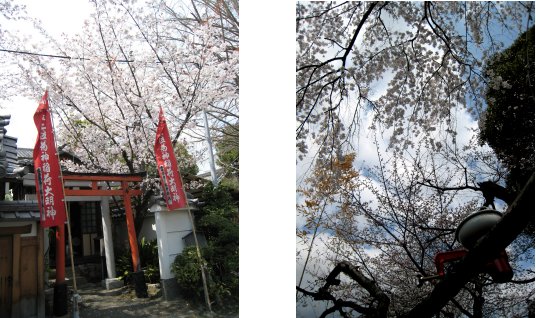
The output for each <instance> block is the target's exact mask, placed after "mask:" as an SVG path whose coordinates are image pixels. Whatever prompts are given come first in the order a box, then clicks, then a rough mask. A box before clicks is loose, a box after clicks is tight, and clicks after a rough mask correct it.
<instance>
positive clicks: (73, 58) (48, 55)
mask: <svg viewBox="0 0 536 318" xmlns="http://www.w3.org/2000/svg"><path fill="white" fill-rule="evenodd" d="M0 52H6V53H13V54H25V55H33V56H43V57H51V58H57V59H68V60H85V61H89V60H91V59H89V58H85V57H71V56H68V55H54V54H43V53H34V52H27V51H15V50H7V49H0ZM106 62H115V63H133V62H134V61H132V60H106Z"/></svg>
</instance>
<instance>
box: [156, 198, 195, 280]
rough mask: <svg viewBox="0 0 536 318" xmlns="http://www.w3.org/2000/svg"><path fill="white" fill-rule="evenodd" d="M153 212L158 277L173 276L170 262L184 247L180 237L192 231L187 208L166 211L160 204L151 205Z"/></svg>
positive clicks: (166, 277) (167, 277)
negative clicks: (158, 265) (156, 243)
mask: <svg viewBox="0 0 536 318" xmlns="http://www.w3.org/2000/svg"><path fill="white" fill-rule="evenodd" d="M151 211H154V212H155V227H156V236H157V241H158V259H159V263H160V278H161V279H169V278H173V277H174V276H173V274H172V273H171V264H172V263H173V261H174V260H175V256H177V255H178V254H180V253H181V252H182V250H183V249H184V243H183V240H182V238H183V237H184V236H186V235H188V233H190V232H191V231H192V224H191V222H190V217H189V215H188V210H187V209H180V210H174V211H168V210H167V209H166V208H162V207H161V206H158V205H156V206H153V207H151Z"/></svg>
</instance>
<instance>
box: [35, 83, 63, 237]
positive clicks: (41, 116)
mask: <svg viewBox="0 0 536 318" xmlns="http://www.w3.org/2000/svg"><path fill="white" fill-rule="evenodd" d="M34 122H35V126H36V128H37V140H36V142H35V146H34V150H33V160H34V170H35V189H36V192H37V202H38V203H39V211H40V213H41V226H42V227H51V226H58V225H63V224H64V223H65V220H66V214H65V203H64V201H63V200H64V197H63V183H62V180H61V177H60V176H61V174H60V164H59V160H58V156H57V155H56V145H55V143H54V130H53V128H52V119H51V117H50V111H49V109H48V91H45V95H43V98H42V99H41V102H40V103H39V107H37V110H36V111H35V114H34Z"/></svg>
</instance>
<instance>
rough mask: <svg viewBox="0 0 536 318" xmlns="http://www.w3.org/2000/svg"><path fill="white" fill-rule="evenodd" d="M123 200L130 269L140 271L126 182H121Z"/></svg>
mask: <svg viewBox="0 0 536 318" xmlns="http://www.w3.org/2000/svg"><path fill="white" fill-rule="evenodd" d="M122 188H123V192H124V195H123V200H124V203H125V214H126V219H127V229H128V241H129V243H130V252H131V253H132V267H133V269H134V272H138V271H140V270H141V265H140V254H139V252H138V240H137V238H136V229H135V227H134V216H133V215H132V206H131V204H130V194H129V193H128V182H125V181H123V182H122Z"/></svg>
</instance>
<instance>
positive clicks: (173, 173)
mask: <svg viewBox="0 0 536 318" xmlns="http://www.w3.org/2000/svg"><path fill="white" fill-rule="evenodd" d="M154 153H155V155H156V168H157V170H158V174H159V175H160V182H161V184H162V193H163V194H164V199H165V200H166V205H167V207H168V209H169V210H175V209H180V208H184V207H186V195H185V194H184V190H183V187H182V181H181V176H180V174H179V167H178V166H177V159H175V152H174V151H173V145H172V144H171V139H170V138H169V131H168V128H167V124H166V118H165V117H164V111H163V110H162V108H160V114H159V115H158V128H157V129H156V141H155V144H154Z"/></svg>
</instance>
